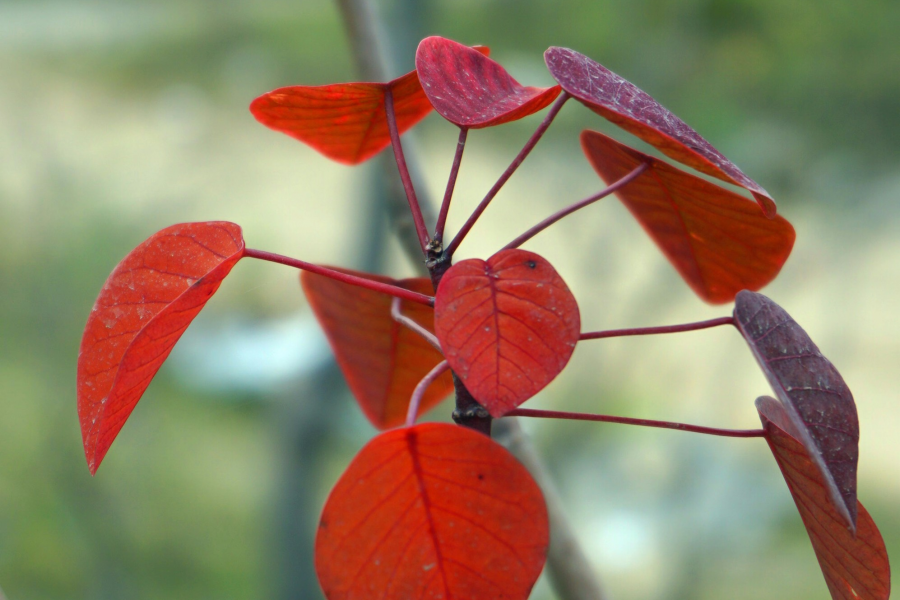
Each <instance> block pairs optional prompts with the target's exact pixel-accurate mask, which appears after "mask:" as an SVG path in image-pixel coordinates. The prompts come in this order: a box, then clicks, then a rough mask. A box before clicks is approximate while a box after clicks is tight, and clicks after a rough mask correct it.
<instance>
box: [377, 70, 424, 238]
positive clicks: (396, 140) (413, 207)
mask: <svg viewBox="0 0 900 600" xmlns="http://www.w3.org/2000/svg"><path fill="white" fill-rule="evenodd" d="M384 113H385V116H386V117H387V123H388V131H390V134H391V147H392V148H393V149H394V159H395V160H396V161H397V169H398V170H399V171H400V180H401V181H402V182H403V189H404V190H405V191H406V200H407V201H408V202H409V210H410V211H411V212H412V216H413V222H414V223H415V225H416V235H417V236H418V238H419V245H420V246H421V247H422V252H423V253H425V252H426V250H425V249H426V247H427V246H428V239H429V238H428V228H427V227H426V226H425V218H424V217H423V216H422V208H421V207H420V206H419V199H418V198H417V197H416V190H415V188H414V187H413V183H412V179H411V178H410V176H409V168H408V167H407V166H406V158H405V157H404V156H403V146H402V145H401V144H400V132H399V131H398V130H397V115H396V113H395V112H394V93H393V91H392V90H391V88H390V87H388V88H387V89H386V90H385V92H384Z"/></svg>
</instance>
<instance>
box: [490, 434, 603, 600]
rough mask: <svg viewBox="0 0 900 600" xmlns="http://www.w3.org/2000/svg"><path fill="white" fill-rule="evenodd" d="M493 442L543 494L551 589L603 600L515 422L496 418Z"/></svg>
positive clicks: (568, 598) (569, 599)
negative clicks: (515, 460)
mask: <svg viewBox="0 0 900 600" xmlns="http://www.w3.org/2000/svg"><path fill="white" fill-rule="evenodd" d="M494 430H495V432H496V438H497V441H498V442H499V443H501V444H503V445H504V446H506V449H507V450H509V451H510V453H512V455H513V456H515V457H516V458H518V459H519V462H521V463H522V464H523V465H525V468H527V469H528V472H529V473H531V476H532V477H534V480H535V481H536V482H537V484H538V485H539V486H540V488H541V491H542V492H544V501H545V502H546V503H547V516H548V517H549V519H550V548H549V549H548V551H547V574H548V575H550V579H551V580H552V581H553V589H554V591H556V593H557V595H558V596H559V597H560V598H561V599H564V600H603V598H605V595H604V594H603V590H602V589H601V588H600V583H599V582H598V581H597V576H596V575H595V574H594V571H593V569H592V568H591V564H590V563H589V562H588V559H587V556H585V554H584V551H583V550H582V549H581V546H579V544H578V538H577V537H576V536H575V532H574V530H573V528H572V525H571V524H570V523H569V520H568V518H566V511H565V508H564V507H563V504H562V500H560V497H559V492H558V491H557V490H556V486H555V485H554V483H553V480H552V478H551V477H550V473H549V471H548V469H547V466H546V465H545V464H544V461H542V460H541V458H540V456H538V453H537V451H536V450H535V448H534V444H533V443H532V442H531V439H530V438H529V437H528V434H526V433H525V432H524V431H522V427H521V426H520V425H519V420H518V419H500V420H499V421H497V424H496V425H495V427H494Z"/></svg>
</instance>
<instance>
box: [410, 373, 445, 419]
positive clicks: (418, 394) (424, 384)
mask: <svg viewBox="0 0 900 600" xmlns="http://www.w3.org/2000/svg"><path fill="white" fill-rule="evenodd" d="M449 368H450V365H448V364H447V361H446V360H442V361H441V362H439V363H438V364H437V365H435V367H434V368H433V369H432V370H430V371H428V374H427V375H425V377H423V378H422V381H420V382H419V384H418V385H417V386H416V389H414V390H413V393H412V396H411V397H410V399H409V408H408V409H407V411H406V426H407V427H412V426H413V425H415V424H416V418H417V417H418V416H419V404H421V403H422V397H423V396H425V391H426V390H427V389H428V386H430V385H431V384H432V383H434V380H435V379H437V378H438V377H440V376H441V375H442V374H443V373H444V371H446V370H448V369H449Z"/></svg>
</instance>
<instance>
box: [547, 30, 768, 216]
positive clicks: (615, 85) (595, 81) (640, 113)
mask: <svg viewBox="0 0 900 600" xmlns="http://www.w3.org/2000/svg"><path fill="white" fill-rule="evenodd" d="M544 61H545V62H546V63H547V68H548V69H550V73H551V74H552V75H553V78H554V79H556V81H558V82H559V84H560V85H561V86H562V88H563V89H564V90H565V91H566V92H567V93H568V94H570V95H571V96H573V97H575V98H577V99H578V100H579V101H581V102H582V103H583V104H585V105H586V106H587V107H588V108H590V109H591V110H593V111H594V112H596V113H597V114H599V115H600V116H601V117H604V118H606V119H608V120H609V121H611V122H613V123H614V124H616V125H618V126H619V127H621V128H622V129H624V130H625V131H627V132H629V133H631V134H633V135H636V136H637V137H639V138H641V139H642V140H644V141H645V142H647V143H648V144H650V145H652V146H655V147H656V148H658V149H659V150H660V151H661V152H663V153H664V154H665V155H666V156H669V157H671V158H674V159H675V160H677V161H678V162H680V163H683V164H686V165H688V166H689V167H691V168H694V169H697V170H698V171H701V172H703V173H706V174H707V175H711V176H713V177H717V178H718V179H721V180H722V181H725V182H728V183H732V184H734V185H739V186H741V187H743V188H745V189H747V190H748V191H750V193H752V194H753V197H754V198H756V201H757V202H758V203H759V205H760V206H761V207H762V209H763V212H765V214H766V215H767V216H769V217H773V216H775V202H774V201H773V200H772V197H771V196H770V195H769V193H768V192H767V191H766V190H764V189H763V188H762V187H761V186H760V185H759V184H758V183H756V182H755V181H753V180H752V179H750V178H749V177H747V176H746V175H744V173H743V172H742V171H741V170H740V169H739V168H737V166H736V165H735V164H734V163H732V162H731V161H730V160H728V159H727V158H725V157H724V156H723V155H722V154H721V153H720V152H719V151H718V150H716V149H715V148H713V147H712V145H711V144H710V143H709V142H707V141H706V140H705V139H703V138H702V137H700V134H699V133H697V132H696V131H694V130H693V129H691V128H690V127H688V126H687V124H685V122H684V121H682V120H681V119H679V118H678V117H676V116H675V115H673V114H672V113H671V112H669V111H668V110H667V109H665V108H664V107H663V106H662V105H661V104H659V103H658V102H657V101H656V100H654V99H653V98H651V97H650V95H649V94H647V93H646V92H644V91H643V90H641V89H639V88H638V87H637V86H635V85H634V84H632V83H630V82H628V81H626V80H625V79H623V78H621V77H619V76H618V75H616V74H615V73H613V72H612V71H610V70H609V69H607V68H606V67H604V66H603V65H601V64H600V63H597V62H595V61H593V60H591V59H590V58H588V57H587V56H585V55H583V54H579V53H578V52H575V51H574V50H569V49H568V48H550V49H549V50H547V51H546V52H545V53H544Z"/></svg>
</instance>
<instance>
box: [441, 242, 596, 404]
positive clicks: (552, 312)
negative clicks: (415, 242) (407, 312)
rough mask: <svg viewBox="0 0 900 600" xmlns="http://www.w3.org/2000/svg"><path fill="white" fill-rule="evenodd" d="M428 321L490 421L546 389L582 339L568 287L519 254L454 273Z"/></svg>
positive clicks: (546, 267)
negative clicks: (579, 339)
mask: <svg viewBox="0 0 900 600" xmlns="http://www.w3.org/2000/svg"><path fill="white" fill-rule="evenodd" d="M434 315H435V316H434V326H435V332H436V333H437V336H438V339H439V340H440V342H441V348H443V350H444V355H445V356H446V358H447V362H448V363H449V364H450V367H451V368H452V369H453V371H454V372H455V373H456V374H457V376H459V378H460V379H462V381H463V383H465V385H466V388H467V389H468V390H469V391H470V392H471V393H472V395H473V396H474V397H475V399H476V400H478V402H480V403H481V404H482V405H483V406H484V407H485V408H486V409H487V410H488V411H489V412H490V413H491V415H493V416H494V417H500V416H502V415H503V414H505V413H506V412H507V411H510V410H512V409H513V408H515V407H517V406H518V405H520V404H522V403H523V402H525V401H526V400H528V399H529V398H531V397H532V396H534V395H535V394H536V393H538V392H539V391H540V390H541V389H543V388H544V386H546V385H547V384H548V383H550V382H551V381H552V380H553V378H554V377H556V376H557V375H558V374H559V373H560V371H562V370H563V368H564V367H565V366H566V363H568V362H569V358H570V357H571V356H572V351H573V350H574V349H575V344H576V343H577V342H578V336H579V334H580V333H581V318H580V315H579V313H578V304H577V303H576V301H575V297H574V296H573V295H572V292H570V291H569V288H568V287H567V286H566V283H565V282H564V281H563V280H562V278H561V277H560V276H559V274H558V273H557V272H556V270H555V269H554V268H553V267H552V266H551V265H550V263H549V262H547V261H546V260H545V259H543V258H541V257H540V256H538V255H537V254H534V253H533V252H527V251H525V250H518V249H515V250H502V251H500V252H498V253H497V254H495V255H494V256H492V257H491V258H490V259H488V260H487V261H483V260H479V259H469V260H464V261H462V262H459V263H457V264H455V265H453V266H452V267H451V268H450V269H449V270H448V271H447V272H446V274H445V275H444V278H443V279H442V280H441V284H440V286H438V291H437V294H436V295H435V304H434Z"/></svg>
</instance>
